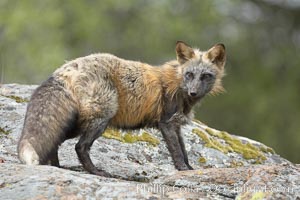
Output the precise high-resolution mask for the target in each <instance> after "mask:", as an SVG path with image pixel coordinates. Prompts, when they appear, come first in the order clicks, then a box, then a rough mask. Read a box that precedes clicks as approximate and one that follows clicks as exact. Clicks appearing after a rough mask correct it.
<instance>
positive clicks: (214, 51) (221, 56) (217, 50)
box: [204, 44, 226, 69]
mask: <svg viewBox="0 0 300 200" xmlns="http://www.w3.org/2000/svg"><path fill="white" fill-rule="evenodd" d="M204 57H205V58H206V59H208V60H209V62H212V63H213V64H215V65H216V66H217V67H218V68H220V69H222V68H223V67H224V65H225V62H226V52H225V45H224V44H216V45H215V46H213V47H212V48H210V49H209V50H208V51H207V52H206V53H205V54H204Z"/></svg>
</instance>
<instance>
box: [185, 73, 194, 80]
mask: <svg viewBox="0 0 300 200" xmlns="http://www.w3.org/2000/svg"><path fill="white" fill-rule="evenodd" d="M185 78H186V79H188V80H190V79H193V78H194V74H193V73H192V72H187V73H185Z"/></svg>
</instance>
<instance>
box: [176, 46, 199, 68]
mask: <svg viewBox="0 0 300 200" xmlns="http://www.w3.org/2000/svg"><path fill="white" fill-rule="evenodd" d="M176 56H177V61H178V62H179V63H180V64H184V63H185V62H186V61H188V60H189V59H191V58H193V57H195V52H194V50H193V49H192V48H191V47H190V46H189V45H187V44H186V43H184V42H182V41H177V43H176Z"/></svg>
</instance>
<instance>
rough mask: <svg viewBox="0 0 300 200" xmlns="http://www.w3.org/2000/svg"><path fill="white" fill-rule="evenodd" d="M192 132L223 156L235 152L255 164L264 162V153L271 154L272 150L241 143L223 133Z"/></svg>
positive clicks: (211, 130)
mask: <svg viewBox="0 0 300 200" xmlns="http://www.w3.org/2000/svg"><path fill="white" fill-rule="evenodd" d="M192 132H193V133H196V134H197V135H198V136H199V137H200V138H201V139H202V140H203V141H204V142H205V146H206V147H210V148H214V149H217V150H219V151H221V152H223V153H225V154H227V153H228V152H236V153H239V154H241V155H242V156H243V158H245V159H247V160H250V159H254V160H255V163H257V164H259V163H262V162H263V161H264V160H266V157H265V155H264V153H265V152H273V150H272V149H271V148H268V147H256V146H255V145H253V144H251V143H249V142H246V143H243V142H242V141H241V140H240V139H239V138H237V137H234V136H232V135H230V134H229V133H227V132H224V131H216V130H213V129H210V128H207V129H205V132H204V131H202V130H200V129H193V131H192ZM219 139H221V140H223V141H224V144H223V143H221V142H220V141H219Z"/></svg>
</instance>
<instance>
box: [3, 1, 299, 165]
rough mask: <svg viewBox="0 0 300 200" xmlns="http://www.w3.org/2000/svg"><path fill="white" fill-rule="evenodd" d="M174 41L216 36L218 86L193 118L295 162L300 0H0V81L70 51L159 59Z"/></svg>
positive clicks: (44, 71) (38, 73)
mask: <svg viewBox="0 0 300 200" xmlns="http://www.w3.org/2000/svg"><path fill="white" fill-rule="evenodd" d="M177 40H183V41H186V42H187V43H189V44H191V45H192V46H197V47H200V48H201V49H208V48H210V47H211V46H212V45H214V44H215V43H218V42H222V43H225V45H226V49H227V53H228V62H227V65H226V68H227V74H228V76H227V77H226V78H225V79H224V85H225V88H226V89H227V92H226V93H225V94H223V95H220V96H218V97H207V98H206V99H205V100H204V102H203V103H202V106H201V107H198V108H197V118H199V119H200V120H202V121H203V122H205V123H207V124H209V125H210V126H212V127H216V128H218V129H222V130H227V131H229V132H231V133H234V134H239V135H243V136H246V137H249V138H253V139H255V140H259V141H261V142H263V143H265V144H267V145H269V146H271V147H273V148H274V149H275V150H276V151H277V152H278V153H279V154H280V155H282V156H283V157H286V158H288V159H290V160H292V161H294V162H298V163H299V161H300V154H299V153H298V152H299V151H300V124H299V121H300V56H299V55H300V52H299V50H300V3H297V1H292V0H286V1H284V0H282V1H280V0H276V1H275V0H247V1H238V0H231V1H230V0H202V1H197V0H190V1H180V0H101V1H100V0H86V1H83V0H82V1H80V0H77V1H73V0H72V1H71V0H65V1H59V0H43V1H37V0H23V1H12V0H1V1H0V72H1V75H0V81H1V82H2V83H12V82H17V83H29V84H39V83H40V82H41V81H43V80H45V79H46V78H47V77H48V76H49V75H50V74H51V73H52V72H53V71H54V69H55V68H57V67H59V66H60V65H62V64H63V63H64V61H65V60H71V59H74V58H76V57H79V56H83V55H88V54H90V53H94V52H109V53H112V54H115V55H117V56H119V57H122V58H125V59H131V60H141V61H144V62H148V63H151V64H155V65H158V64H161V63H163V62H165V61H167V60H170V59H174V58H175V52H174V46H175V42H176V41H177Z"/></svg>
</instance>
